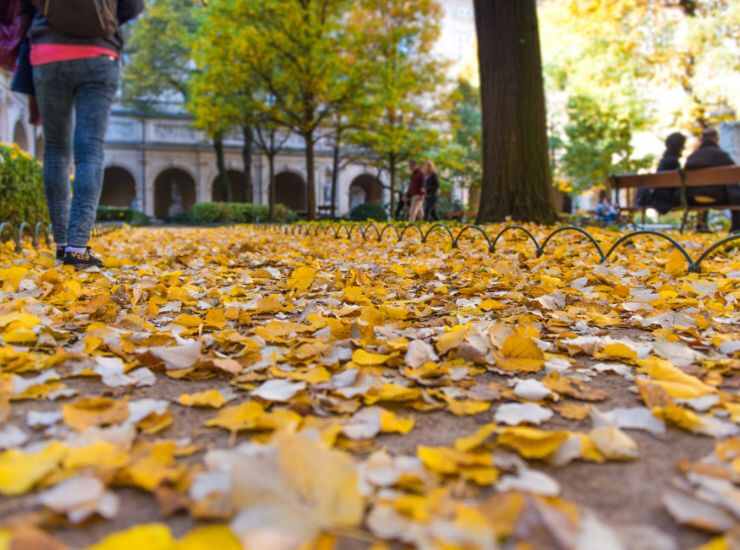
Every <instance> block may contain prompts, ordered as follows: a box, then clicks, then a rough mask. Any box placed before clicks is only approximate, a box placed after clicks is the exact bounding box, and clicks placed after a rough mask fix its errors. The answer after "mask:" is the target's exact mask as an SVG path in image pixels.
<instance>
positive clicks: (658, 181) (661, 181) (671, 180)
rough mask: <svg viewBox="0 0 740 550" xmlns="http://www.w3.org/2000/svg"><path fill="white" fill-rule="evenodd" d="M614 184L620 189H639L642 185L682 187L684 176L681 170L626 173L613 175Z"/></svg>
mask: <svg viewBox="0 0 740 550" xmlns="http://www.w3.org/2000/svg"><path fill="white" fill-rule="evenodd" d="M611 179H612V185H614V186H615V187H618V188H619V189H630V188H635V189H639V188H640V187H651V188H658V187H681V185H682V181H683V178H682V176H681V172H680V171H679V170H674V171H671V172H658V173H657V174H625V175H623V176H612V178H611Z"/></svg>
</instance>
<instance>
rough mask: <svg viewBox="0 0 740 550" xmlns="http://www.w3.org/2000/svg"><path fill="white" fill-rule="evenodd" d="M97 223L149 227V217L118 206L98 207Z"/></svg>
mask: <svg viewBox="0 0 740 550" xmlns="http://www.w3.org/2000/svg"><path fill="white" fill-rule="evenodd" d="M97 221H99V222H125V223H128V224H130V225H149V217H148V216H147V215H146V214H144V213H143V212H139V211H138V210H134V209H133V208H121V207H118V206H103V205H101V206H98V214H97Z"/></svg>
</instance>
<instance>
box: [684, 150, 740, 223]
mask: <svg viewBox="0 0 740 550" xmlns="http://www.w3.org/2000/svg"><path fill="white" fill-rule="evenodd" d="M734 164H735V161H734V160H732V157H731V156H730V155H729V154H727V152H725V151H723V150H722V149H721V148H720V147H719V145H717V144H716V143H714V142H712V141H705V142H703V143H702V144H701V145H700V146H699V148H698V149H697V150H696V151H694V152H693V153H691V155H690V156H689V158H688V159H687V160H686V170H701V169H702V168H713V167H716V166H733V165H734ZM688 196H689V204H706V203H700V202H699V201H696V200H695V199H696V197H708V198H710V199H714V201H715V202H717V203H720V204H740V185H738V184H735V185H708V186H706V187H693V188H691V189H689V191H688ZM734 215H736V214H735V213H734V212H733V216H734ZM734 223H735V222H733V224H734ZM733 227H734V225H733Z"/></svg>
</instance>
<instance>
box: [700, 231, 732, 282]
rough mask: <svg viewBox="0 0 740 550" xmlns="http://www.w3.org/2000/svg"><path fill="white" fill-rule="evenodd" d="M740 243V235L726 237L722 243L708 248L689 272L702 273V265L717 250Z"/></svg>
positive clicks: (719, 242)
mask: <svg viewBox="0 0 740 550" xmlns="http://www.w3.org/2000/svg"><path fill="white" fill-rule="evenodd" d="M735 241H740V234H736V235H730V236H729V237H725V238H724V239H722V240H721V241H718V242H716V243H714V244H713V245H712V246H710V247H709V248H707V249H706V250H705V251H704V252H702V254H701V256H699V259H698V260H696V261H695V262H694V263H693V264H692V265H691V267H689V271H690V272H692V273H700V272H701V264H702V262H703V261H704V260H706V259H707V258H709V256H711V255H712V254H714V253H715V252H716V251H717V250H719V249H720V248H723V247H724V246H725V245H728V244H730V243H731V242H735Z"/></svg>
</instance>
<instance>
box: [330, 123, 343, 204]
mask: <svg viewBox="0 0 740 550" xmlns="http://www.w3.org/2000/svg"><path fill="white" fill-rule="evenodd" d="M341 137H342V135H341V131H339V130H337V132H336V134H335V141H334V158H333V159H332V170H331V217H332V219H334V218H336V217H337V188H338V187H339V161H340V150H339V147H340V140H341Z"/></svg>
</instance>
